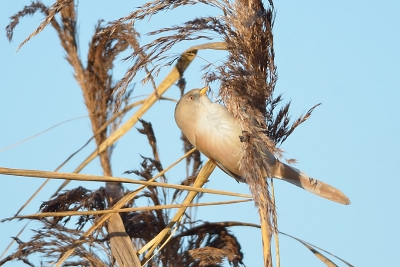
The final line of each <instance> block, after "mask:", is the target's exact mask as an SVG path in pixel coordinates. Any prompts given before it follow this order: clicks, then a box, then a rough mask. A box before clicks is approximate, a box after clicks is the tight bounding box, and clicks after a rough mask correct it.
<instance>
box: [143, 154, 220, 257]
mask: <svg viewBox="0 0 400 267" xmlns="http://www.w3.org/2000/svg"><path fill="white" fill-rule="evenodd" d="M214 169H215V164H214V163H213V162H212V161H210V160H208V161H207V162H206V164H204V166H203V168H202V169H201V170H200V172H199V174H198V176H197V179H196V181H195V183H194V184H193V188H196V187H198V188H200V187H202V186H203V185H204V184H205V182H206V181H207V179H208V177H209V176H210V175H211V173H212V171H213V170H214ZM196 195H197V192H194V191H190V192H188V194H187V196H186V198H185V200H184V201H183V202H182V204H183V205H187V204H190V203H191V202H192V201H193V199H194V198H195V197H196ZM186 209H187V208H186V207H182V208H181V209H179V210H178V211H177V213H175V215H174V217H173V218H172V219H171V221H170V222H169V223H168V225H167V226H166V227H165V229H163V230H162V231H161V232H160V233H159V234H158V235H157V237H156V238H154V239H153V240H154V241H153V240H152V241H151V243H152V245H151V248H149V251H148V252H147V254H146V255H145V256H144V257H143V259H142V263H145V262H147V261H148V260H149V259H150V258H151V257H152V255H153V252H154V250H155V249H156V247H157V246H158V245H159V244H160V243H161V241H162V240H163V239H164V238H166V237H167V236H168V235H169V234H170V231H171V229H172V227H173V226H174V225H175V223H177V222H178V221H179V220H180V219H181V217H182V215H183V213H184V212H185V210H186ZM140 252H143V249H142V250H140ZM140 252H139V253H140Z"/></svg>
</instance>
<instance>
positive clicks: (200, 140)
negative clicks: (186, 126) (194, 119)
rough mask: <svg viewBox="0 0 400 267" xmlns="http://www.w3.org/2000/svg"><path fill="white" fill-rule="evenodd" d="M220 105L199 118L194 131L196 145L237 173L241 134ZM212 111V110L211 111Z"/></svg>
mask: <svg viewBox="0 0 400 267" xmlns="http://www.w3.org/2000/svg"><path fill="white" fill-rule="evenodd" d="M218 106H219V107H221V108H222V109H219V107H215V110H213V109H210V110H209V112H208V113H206V116H200V117H198V118H199V119H200V121H199V123H198V124H197V125H199V127H198V129H197V131H196V137H195V138H196V140H195V142H196V147H197V148H198V149H199V150H200V151H201V152H202V153H203V154H204V155H205V156H207V157H208V158H210V159H212V160H214V161H218V162H219V163H221V164H222V165H224V166H225V167H226V168H227V169H228V170H229V171H231V172H233V173H235V174H238V175H239V173H240V171H239V162H240V159H241V157H242V143H241V142H240V138H239V137H240V135H241V134H242V131H241V128H240V126H239V125H238V124H237V123H236V122H235V120H234V119H233V118H232V117H231V115H230V114H229V113H228V111H227V110H226V109H225V108H224V107H222V106H220V105H218ZM213 111H214V112H213Z"/></svg>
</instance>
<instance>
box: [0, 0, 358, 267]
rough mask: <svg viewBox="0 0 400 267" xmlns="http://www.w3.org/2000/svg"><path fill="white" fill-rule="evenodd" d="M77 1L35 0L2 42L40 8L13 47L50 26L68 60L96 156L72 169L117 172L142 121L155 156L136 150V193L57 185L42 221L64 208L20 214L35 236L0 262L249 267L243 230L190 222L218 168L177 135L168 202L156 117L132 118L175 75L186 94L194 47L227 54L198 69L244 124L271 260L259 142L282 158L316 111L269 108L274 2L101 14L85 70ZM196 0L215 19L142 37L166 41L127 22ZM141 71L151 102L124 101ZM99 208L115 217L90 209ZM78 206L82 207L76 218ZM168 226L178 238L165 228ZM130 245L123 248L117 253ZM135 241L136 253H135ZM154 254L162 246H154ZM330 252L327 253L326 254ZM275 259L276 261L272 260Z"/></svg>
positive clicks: (271, 219) (153, 5) (269, 212)
mask: <svg viewBox="0 0 400 267" xmlns="http://www.w3.org/2000/svg"><path fill="white" fill-rule="evenodd" d="M76 4H77V3H76V2H75V1H72V0H57V1H56V2H55V3H54V4H53V5H52V6H51V7H47V6H45V5H44V4H43V3H42V2H40V1H33V2H32V3H31V4H30V5H28V6H25V7H24V8H23V9H22V10H21V11H20V12H18V13H17V14H15V15H14V16H12V17H11V22H10V24H9V25H8V26H7V28H6V33H7V37H8V38H9V40H10V41H11V40H12V37H13V32H14V30H15V27H16V26H17V25H18V24H19V22H20V19H21V18H23V17H25V16H28V15H32V14H34V13H35V12H41V13H42V14H44V16H45V20H44V21H43V22H42V23H41V24H40V25H39V26H38V28H37V29H36V30H35V31H34V32H33V33H32V34H31V35H30V36H29V37H28V38H27V39H26V40H24V41H23V42H22V43H21V45H20V47H19V48H18V49H20V48H21V47H22V45H24V44H25V43H26V42H27V41H29V40H30V39H31V38H32V37H34V36H35V35H37V34H38V33H40V32H41V31H42V30H43V29H44V28H45V27H46V26H48V25H51V26H52V27H53V28H54V29H55V30H56V31H57V34H58V36H59V38H60V41H61V45H62V46H63V48H64V50H65V52H66V59H67V60H68V62H69V63H70V65H71V66H72V67H73V69H74V77H75V79H76V80H77V82H78V84H79V86H80V88H81V89H82V93H83V96H84V100H85V104H86V106H87V109H88V114H89V118H90V121H91V125H92V130H93V139H94V140H95V142H96V144H97V149H96V151H94V152H93V153H92V154H91V155H90V156H88V157H87V159H86V160H85V161H84V162H83V163H82V164H81V165H80V166H78V167H77V169H76V170H75V173H78V172H80V171H81V170H82V169H83V168H84V167H85V166H86V165H87V164H88V163H89V162H90V161H91V160H93V159H94V158H96V157H97V156H99V158H100V163H101V167H102V169H103V173H104V175H105V176H107V177H108V176H112V167H111V164H110V158H111V155H112V149H113V148H114V146H115V143H116V141H117V140H118V139H119V138H120V137H121V136H123V135H124V134H125V133H126V132H128V131H129V130H130V129H131V128H132V127H133V126H134V125H135V124H136V123H137V122H140V123H141V124H142V128H140V129H138V131H139V132H140V133H141V134H144V135H146V136H147V138H148V142H149V145H150V147H151V149H152V156H143V157H142V162H141V163H140V168H139V169H134V170H131V171H127V173H131V174H135V175H136V176H137V177H139V179H140V180H141V181H144V182H149V183H144V185H143V186H142V187H140V188H139V189H137V190H134V191H129V190H124V189H123V187H122V184H121V182H120V181H121V180H119V181H112V180H111V181H110V180H107V182H106V184H105V187H104V188H103V187H102V188H99V189H98V190H94V191H90V190H87V189H85V188H83V187H78V188H75V189H71V190H67V191H63V192H61V191H60V190H61V189H62V188H63V187H64V186H65V185H66V184H67V183H68V181H67V180H66V182H64V184H63V185H62V186H61V187H60V188H59V190H57V192H56V194H55V195H54V196H53V198H52V199H50V200H49V201H46V202H44V203H43V204H42V205H41V207H40V211H41V212H42V214H43V215H46V216H49V215H48V212H69V213H67V214H65V215H63V213H61V215H60V214H57V216H52V217H46V218H42V217H40V216H28V217H24V216H19V217H18V218H25V219H26V218H34V219H40V220H41V222H42V224H43V226H42V228H41V229H39V230H35V231H34V232H35V234H34V236H33V237H32V238H31V240H30V241H27V242H23V241H21V240H19V239H18V238H15V240H16V241H17V242H18V248H17V250H16V251H15V252H13V253H12V254H11V255H9V256H8V257H6V258H4V259H2V260H1V261H0V265H2V264H4V263H6V262H8V261H11V260H15V259H17V260H20V261H22V262H24V263H25V264H27V265H30V266H35V265H34V264H33V263H31V262H30V257H31V256H32V255H34V254H41V255H42V256H43V257H44V258H45V260H46V261H49V262H51V261H53V260H54V261H55V262H58V263H57V266H59V265H61V264H63V266H78V265H79V266H123V265H127V266H140V265H145V264H147V266H190V267H196V266H222V262H223V260H227V261H228V262H229V263H230V264H231V265H232V266H244V264H243V254H242V252H241V246H240V243H239V240H237V239H236V237H235V236H234V234H233V233H232V232H231V231H230V230H229V227H231V226H233V225H245V226H250V225H246V224H243V223H233V224H232V223H228V222H221V223H202V224H199V223H197V224H196V220H195V218H194V217H193V216H191V215H190V214H188V213H186V212H185V211H186V209H187V207H189V206H190V205H192V204H191V203H192V201H193V199H194V198H195V197H196V196H197V197H198V199H200V198H201V194H200V195H197V194H198V193H199V192H200V191H201V190H200V189H196V188H198V187H201V186H203V184H204V183H205V182H206V180H207V177H208V176H209V175H210V173H211V172H212V170H213V168H214V167H215V165H213V164H212V163H211V162H207V163H206V164H205V166H204V167H203V169H201V166H202V162H201V160H200V153H199V152H198V151H195V152H193V147H192V145H191V144H190V143H189V142H188V141H187V139H186V138H185V137H184V136H183V135H182V141H183V148H184V149H183V150H184V152H185V153H187V156H186V166H187V167H186V168H187V172H186V173H187V178H186V179H185V180H184V181H183V182H182V185H184V186H186V187H184V186H181V187H177V186H175V188H176V189H175V191H174V193H173V194H170V195H172V197H170V198H169V197H168V194H167V193H166V190H167V189H166V188H165V187H161V184H160V186H154V185H156V184H155V183H153V182H154V180H155V179H157V178H158V177H161V180H162V182H165V183H167V182H168V181H167V179H166V177H165V176H164V173H165V172H166V171H168V170H169V168H167V169H164V168H163V165H162V163H161V161H160V158H159V156H158V147H157V140H156V133H155V132H154V131H153V128H152V126H151V123H149V122H146V121H144V120H140V119H139V118H141V117H142V116H143V114H144V113H145V112H146V111H147V110H148V109H149V108H151V107H152V105H153V104H154V103H155V101H156V100H158V99H162V94H163V93H164V92H165V91H166V90H167V89H168V88H169V87H170V86H171V85H173V84H174V83H175V82H177V81H178V83H177V84H178V87H179V88H180V90H181V94H182V95H183V93H184V90H185V80H184V79H183V74H184V72H185V70H186V68H187V66H188V65H189V64H190V63H191V62H192V60H193V59H194V58H195V57H196V54H197V52H198V50H201V49H215V50H227V51H228V56H227V58H226V59H225V60H224V61H223V62H222V63H220V65H214V64H212V65H211V64H210V65H208V66H206V67H205V69H209V70H208V71H207V72H204V74H203V76H204V78H205V79H206V81H207V82H210V83H211V82H215V81H219V82H220V84H221V89H220V96H221V99H222V101H223V102H224V103H225V105H226V106H227V108H228V110H229V112H230V113H231V114H233V116H234V117H235V118H237V119H239V121H240V122H241V124H242V127H243V129H245V131H244V132H243V136H242V141H243V143H244V147H245V149H246V152H247V153H246V155H247V156H246V157H244V158H243V160H242V162H241V163H240V164H241V165H242V166H243V168H244V169H246V171H247V174H248V175H247V177H245V178H246V180H247V181H248V184H249V186H250V189H251V192H252V195H253V198H254V200H255V203H256V205H257V207H258V208H259V211H260V215H261V216H260V217H261V227H262V234H263V242H264V259H265V266H271V265H272V260H271V258H272V257H271V255H270V249H271V245H270V238H271V234H272V232H275V234H277V233H278V231H277V225H276V211H275V203H274V200H273V198H272V197H271V194H270V191H269V190H270V188H269V187H267V186H266V185H265V179H264V177H262V175H261V171H260V168H261V167H262V166H263V165H264V164H263V162H259V159H260V158H262V157H259V156H258V155H259V153H262V152H261V149H260V144H261V143H262V144H267V146H268V148H269V149H271V151H274V152H275V153H276V154H277V155H280V151H279V149H277V148H276V146H277V145H280V144H281V143H282V142H284V141H285V140H286V138H287V137H288V136H289V135H290V134H291V133H292V132H293V130H294V129H295V128H296V127H297V126H298V125H300V124H301V123H303V122H304V121H305V120H307V118H308V117H309V116H310V115H311V112H312V111H313V109H314V108H315V107H316V106H314V107H312V108H311V109H310V110H309V111H308V112H307V113H306V115H304V116H301V117H300V118H298V119H297V120H296V121H295V122H294V123H291V122H290V116H289V107H290V103H288V104H286V105H284V106H283V107H282V108H281V109H280V110H279V111H278V112H276V107H277V106H279V104H280V102H281V101H282V98H281V96H277V97H275V96H274V95H273V92H274V88H275V83H276V80H277V73H276V66H275V63H274V56H275V54H274V47H273V34H272V27H273V22H274V15H275V13H274V12H275V11H274V7H273V3H272V1H269V4H268V5H267V6H265V5H264V3H263V2H262V1H258V0H253V1H248V0H247V1H246V0H237V1H225V0H207V1H206V0H196V1H193V0H181V1H163V0H155V1H149V2H147V3H145V4H143V5H142V6H141V7H139V8H137V9H136V11H133V12H132V13H130V14H129V15H127V16H126V17H123V18H120V19H118V20H115V21H113V22H110V23H108V24H105V23H104V22H103V21H99V23H98V24H97V26H96V27H95V29H94V34H93V38H92V40H91V42H90V44H89V52H88V55H87V60H86V61H87V64H86V66H85V65H84V64H83V61H82V58H80V56H79V53H78V46H77V44H78V43H79V42H78V33H77V27H76V25H77V17H76V16H77V14H76ZM195 4H205V5H209V6H211V7H213V8H216V9H218V10H219V11H220V14H221V15H220V16H218V17H213V16H204V17H197V18H194V19H193V20H190V21H187V22H185V23H183V24H181V25H177V26H172V27H169V28H160V29H159V30H156V31H154V32H150V33H149V35H150V36H157V35H159V34H162V36H161V37H155V38H154V40H153V41H152V42H150V43H148V44H144V45H141V44H140V43H139V41H138V36H139V33H138V32H136V30H135V29H134V28H133V25H134V23H135V22H136V21H139V20H144V19H148V18H150V17H151V16H153V15H155V14H157V13H159V12H162V11H166V10H169V9H175V8H178V7H184V6H185V5H195ZM213 39H222V40H223V42H216V43H206V44H202V45H197V46H193V47H191V48H189V49H187V50H186V51H184V52H183V53H182V55H181V56H180V57H179V58H177V57H175V58H171V57H170V56H168V54H167V52H168V51H169V50H170V49H171V48H172V47H174V46H175V45H176V44H177V43H179V42H182V41H193V40H207V41H209V40H213ZM126 50H129V51H132V55H131V56H130V57H129V58H128V59H132V62H133V64H132V66H131V67H130V69H129V70H128V71H127V72H126V74H125V76H124V77H123V79H121V80H119V81H117V82H114V81H113V77H112V74H111V73H112V72H111V70H112V69H113V67H114V65H113V64H114V61H115V59H116V57H117V56H118V55H119V54H120V53H122V52H124V51H126ZM165 62H166V63H165ZM174 62H176V64H175V65H174V66H173V67H172V70H171V72H170V74H169V75H168V76H167V77H166V78H165V79H164V81H163V82H162V83H161V84H159V85H158V86H157V85H156V84H155V82H154V79H153V78H154V77H155V76H156V75H158V73H159V71H160V69H161V68H162V67H165V66H168V67H170V66H172V65H173V63H174ZM141 71H144V73H145V77H141V78H140V79H141V80H142V82H151V84H152V86H153V88H154V91H153V92H152V93H151V94H150V96H149V97H148V98H147V99H146V100H143V101H140V102H138V103H134V104H131V105H128V98H129V96H130V94H131V91H130V90H128V88H129V86H130V84H131V83H132V81H133V80H134V79H135V78H136V76H137V75H138V73H141ZM134 105H141V106H140V108H139V110H138V111H137V112H136V113H135V114H134V115H133V116H132V117H131V118H129V119H128V121H127V122H126V123H124V124H123V125H121V120H122V116H124V115H125V114H126V112H127V111H128V110H129V109H130V108H132V107H133V106H134ZM63 164H64V163H63ZM58 169H59V168H58ZM58 169H57V170H56V171H58ZM1 172H2V173H5V174H12V172H11V170H3V169H2V170H1ZM156 173H157V174H156ZM53 174H54V173H53ZM14 175H15V174H14ZM17 175H18V174H17ZM53 176H54V177H55V175H53ZM77 176H78V175H76V176H74V177H77ZM198 176H199V177H200V178H201V179H199V178H198ZM49 177H51V176H49ZM196 178H198V179H197V180H196ZM94 180H95V179H94ZM200 180H201V181H200ZM192 184H194V188H193V191H190V192H189V193H188V194H187V196H186V197H185V199H184V200H183V201H182V202H181V205H180V206H178V207H179V211H178V212H177V213H176V214H175V215H173V216H172V215H171V213H170V210H169V209H167V208H165V209H158V208H156V207H161V206H162V207H163V206H166V205H168V204H172V203H175V202H176V201H178V200H181V198H182V197H183V195H184V194H186V192H185V191H183V190H182V189H188V187H187V186H189V185H192ZM171 186H172V185H171ZM195 189H196V190H195ZM211 191H212V190H208V191H206V190H203V191H202V192H211ZM219 193H221V194H227V193H226V192H219ZM232 195H234V194H232ZM236 195H238V194H236ZM139 198H142V199H147V201H148V203H149V206H150V207H149V208H148V209H144V208H143V209H142V210H134V211H133V210H121V209H122V208H133V207H134V206H135V200H137V199H139ZM231 203H233V202H231ZM199 204H201V203H199ZM221 204H222V203H221ZM225 204H226V203H225ZM151 207H154V209H151ZM104 210H115V211H118V212H121V213H116V212H114V213H107V214H103V213H100V212H99V213H96V212H95V211H104ZM85 211H88V212H87V213H77V212H85ZM71 212H72V213H73V214H72V213H71ZM18 213H19V211H18ZM72 215H78V216H79V217H78V219H77V221H76V226H72V225H71V223H72V222H71V216H72ZM122 224H123V225H122ZM67 226H68V227H67ZM85 226H88V227H90V228H89V230H86V231H83V229H84V228H86V227H85ZM251 226H254V225H251ZM121 227H122V228H121ZM74 228H75V229H74ZM173 231H174V232H175V235H173V234H172V232H173ZM120 237H122V239H120ZM130 239H132V240H133V243H132V242H130ZM124 242H125V243H124ZM126 242H128V243H132V244H128V243H126ZM299 242H302V241H301V240H299ZM131 245H132V246H131ZM306 246H310V250H311V251H313V250H314V248H312V245H310V244H308V243H307V245H306ZM126 247H129V248H130V250H128V251H127V250H124V248H126ZM136 248H138V249H140V250H139V251H136ZM95 249H96V252H95V251H94V250H95ZM156 250H158V253H155V251H156ZM99 251H102V253H99ZM100 254H101V256H100ZM119 254H122V255H119ZM128 254H130V255H128ZM317 256H318V257H320V256H319V255H317ZM68 257H70V258H69V259H68ZM322 257H324V256H322ZM67 259H68V260H67ZM130 259H131V260H130ZM325 259H326V258H325V257H324V261H325ZM139 260H140V262H139ZM46 264H47V263H46ZM277 264H278V266H279V256H278V259H277ZM348 265H349V264H348ZM349 266H351V265H349Z"/></svg>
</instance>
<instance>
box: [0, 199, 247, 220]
mask: <svg viewBox="0 0 400 267" xmlns="http://www.w3.org/2000/svg"><path fill="white" fill-rule="evenodd" d="M250 201H253V200H252V199H239V200H227V201H216V202H200V203H191V204H169V205H158V206H141V207H135V208H122V209H112V210H93V211H60V212H41V213H36V214H30V215H16V216H13V217H11V218H5V219H2V220H0V222H5V221H10V220H14V219H40V218H45V217H67V216H83V215H102V214H109V213H124V212H134V211H152V210H163V209H178V208H184V207H185V208H190V207H202V206H215V205H218V206H220V205H228V204H238V203H243V202H250Z"/></svg>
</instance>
